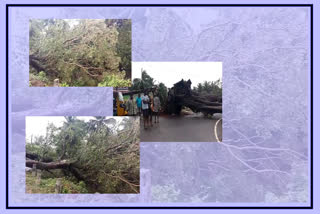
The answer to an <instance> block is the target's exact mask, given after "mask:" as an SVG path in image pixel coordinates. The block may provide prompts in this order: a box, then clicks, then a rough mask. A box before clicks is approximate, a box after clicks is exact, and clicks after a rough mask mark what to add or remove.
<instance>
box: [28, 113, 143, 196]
mask: <svg viewBox="0 0 320 214" xmlns="http://www.w3.org/2000/svg"><path fill="white" fill-rule="evenodd" d="M139 134H140V132H139V119H137V118H135V117H122V118H121V119H119V120H116V119H114V118H105V117H95V118H93V119H90V120H89V121H87V122H86V121H84V120H80V119H78V118H77V117H65V122H64V123H63V125H62V126H61V127H56V126H55V125H53V124H49V125H48V126H47V133H46V135H45V136H37V137H33V138H31V139H29V140H27V144H26V158H27V160H26V166H27V167H32V166H33V164H36V167H37V169H41V170H45V171H51V173H52V175H53V177H57V174H56V173H54V171H56V170H59V171H60V174H59V176H58V177H61V171H62V172H63V175H64V176H62V177H63V178H65V179H67V180H71V181H76V183H78V182H81V181H82V185H83V184H85V186H86V189H87V191H88V192H99V193H139V166H140V164H139V159H140V158H139V157H140V156H139V141H140V139H139V137H140V136H139ZM55 175H56V176H55Z"/></svg>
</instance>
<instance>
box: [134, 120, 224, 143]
mask: <svg viewBox="0 0 320 214" xmlns="http://www.w3.org/2000/svg"><path fill="white" fill-rule="evenodd" d="M153 119H154V118H153ZM217 121H218V120H217V119H209V118H204V117H188V116H169V115H164V116H160V123H154V121H153V127H149V128H147V129H144V127H143V120H142V119H141V121H140V127H141V129H140V130H141V132H140V137H141V142H218V140H217V138H216V136H215V130H214V129H215V124H216V122H217ZM216 129H217V131H216V133H217V135H218V138H219V139H220V141H221V136H222V121H219V123H218V124H217V128H216Z"/></svg>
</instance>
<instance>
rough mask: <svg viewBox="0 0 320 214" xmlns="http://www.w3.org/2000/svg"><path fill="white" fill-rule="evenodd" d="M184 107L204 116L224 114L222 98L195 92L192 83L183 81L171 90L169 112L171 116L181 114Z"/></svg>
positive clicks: (168, 102)
mask: <svg viewBox="0 0 320 214" xmlns="http://www.w3.org/2000/svg"><path fill="white" fill-rule="evenodd" d="M183 106H185V107H188V108H190V109H191V110H192V111H194V112H202V113H204V114H211V115H212V114H214V113H222V98H221V97H217V96H213V95H208V94H202V93H197V92H194V91H192V90H191V81H190V80H188V81H184V80H183V79H182V80H181V81H179V82H177V83H176V84H174V86H173V87H172V88H171V89H169V92H168V101H167V111H168V113H169V114H180V111H181V109H182V107H183Z"/></svg>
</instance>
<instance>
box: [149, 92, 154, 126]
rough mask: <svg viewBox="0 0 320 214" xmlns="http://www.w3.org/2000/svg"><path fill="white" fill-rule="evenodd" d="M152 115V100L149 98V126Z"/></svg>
mask: <svg viewBox="0 0 320 214" xmlns="http://www.w3.org/2000/svg"><path fill="white" fill-rule="evenodd" d="M152 114H153V98H152V97H150V99H149V123H150V126H153V124H152Z"/></svg>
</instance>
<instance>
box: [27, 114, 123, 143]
mask: <svg viewBox="0 0 320 214" xmlns="http://www.w3.org/2000/svg"><path fill="white" fill-rule="evenodd" d="M107 118H114V119H116V120H117V121H118V122H119V121H120V120H122V119H121V117H107ZM77 119H79V120H84V121H89V120H90V119H93V117H90V116H79V117H77ZM65 121H66V119H65V118H64V117H63V116H27V117H26V139H30V138H31V136H32V135H33V136H34V137H35V136H40V135H43V136H44V135H45V134H46V128H47V126H48V124H49V123H53V124H54V125H55V126H56V127H61V126H62V125H63V122H65Z"/></svg>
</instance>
